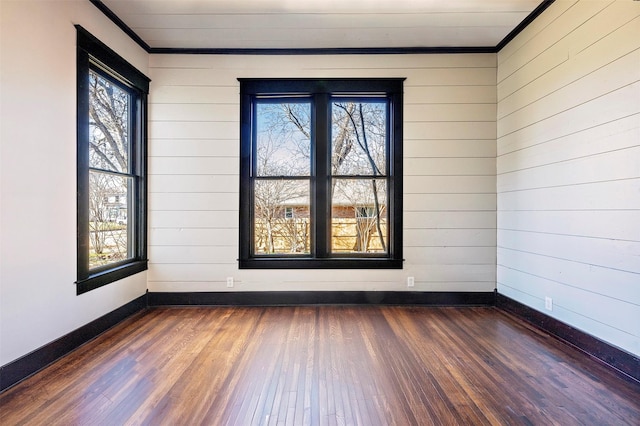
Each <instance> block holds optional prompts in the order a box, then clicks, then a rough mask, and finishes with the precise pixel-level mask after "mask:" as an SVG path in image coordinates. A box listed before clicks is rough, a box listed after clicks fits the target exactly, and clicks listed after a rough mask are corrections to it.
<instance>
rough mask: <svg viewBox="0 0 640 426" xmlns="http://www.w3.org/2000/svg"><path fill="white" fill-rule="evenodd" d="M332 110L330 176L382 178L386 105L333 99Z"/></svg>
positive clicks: (385, 135) (385, 133)
mask: <svg viewBox="0 0 640 426" xmlns="http://www.w3.org/2000/svg"><path fill="white" fill-rule="evenodd" d="M331 110H332V112H331V115H332V117H331V174H332V175H334V176H335V175H338V176H339V175H342V176H349V175H351V176H354V175H365V176H379V175H385V174H386V173H385V170H386V140H387V103H386V102H383V101H367V100H362V101H357V102H353V101H344V102H343V101H340V100H339V99H334V101H333V104H332V107H331Z"/></svg>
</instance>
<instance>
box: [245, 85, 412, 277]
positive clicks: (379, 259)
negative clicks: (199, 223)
mask: <svg viewBox="0 0 640 426" xmlns="http://www.w3.org/2000/svg"><path fill="white" fill-rule="evenodd" d="M404 80H405V79H404V78H356V79H305V78H301V79H279V78H277V79H269V78H267V79H254V78H239V79H238V81H239V82H240V206H239V207H240V208H239V220H240V222H239V231H240V232H239V235H240V247H239V260H238V264H239V268H240V269H402V266H403V258H402V159H403V155H402V145H403V136H402V124H403V121H402V120H403V118H402V117H403V115H402V108H403V83H404ZM363 95H364V96H374V97H384V98H385V99H387V100H388V101H389V119H390V125H389V132H390V135H389V137H390V142H389V153H388V156H389V158H388V160H387V161H388V169H389V172H388V173H389V175H388V176H387V177H386V178H385V179H386V180H387V182H388V185H389V187H388V189H387V190H388V197H389V206H388V212H389V222H388V224H387V226H388V233H389V237H388V252H387V253H386V254H384V255H381V254H378V253H371V254H367V253H359V254H357V255H353V254H347V253H334V254H331V253H317V252H316V248H317V247H314V244H313V243H312V249H311V253H310V254H309V255H289V256H280V255H259V256H255V255H253V241H254V236H253V226H252V223H253V179H252V177H251V170H252V169H251V166H252V165H251V161H252V140H253V125H252V120H253V111H252V108H253V103H254V99H255V98H256V97H259V96H274V97H282V98H290V97H292V96H310V97H311V98H312V111H311V114H312V117H313V120H316V122H320V123H328V125H325V126H321V125H319V126H317V127H316V128H315V133H314V135H313V136H312V144H313V145H314V146H317V142H316V140H317V139H324V140H325V141H326V143H323V144H324V145H326V144H329V146H330V141H329V140H328V138H329V137H330V130H329V128H328V127H329V126H330V118H331V117H330V100H329V99H330V96H345V97H349V96H353V97H359V96H363ZM318 99H319V101H317V100H318ZM322 106H326V108H323V107H322ZM312 155H313V154H312ZM319 157H320V158H321V159H320V160H316V161H314V163H313V164H312V174H311V197H312V201H311V204H312V206H311V212H310V216H311V220H312V223H313V224H314V225H312V228H311V234H312V238H314V237H316V238H317V237H319V238H322V239H324V241H325V243H324V247H327V240H330V239H331V236H330V235H320V234H321V233H324V234H330V232H331V230H330V223H329V220H328V218H329V217H330V214H329V213H330V212H324V214H322V212H320V211H318V208H317V207H316V206H314V201H313V199H314V198H321V197H324V198H325V201H324V202H323V203H322V206H324V209H327V208H330V201H329V198H328V197H329V196H330V194H329V192H328V191H329V185H328V178H329V173H330V172H329V170H328V164H324V163H326V162H327V161H328V160H327V154H326V153H325V154H320V155H319ZM322 158H324V160H322ZM322 177H324V178H322ZM323 194H324V195H323ZM320 209H323V207H320ZM321 246H322V244H321Z"/></svg>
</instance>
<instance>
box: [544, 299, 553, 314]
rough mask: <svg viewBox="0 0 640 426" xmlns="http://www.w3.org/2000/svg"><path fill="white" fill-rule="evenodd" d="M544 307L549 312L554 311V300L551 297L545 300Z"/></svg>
mask: <svg viewBox="0 0 640 426" xmlns="http://www.w3.org/2000/svg"><path fill="white" fill-rule="evenodd" d="M544 307H545V309H546V310H548V311H553V299H552V298H550V297H545V298H544Z"/></svg>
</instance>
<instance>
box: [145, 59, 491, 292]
mask: <svg viewBox="0 0 640 426" xmlns="http://www.w3.org/2000/svg"><path fill="white" fill-rule="evenodd" d="M150 77H151V79H152V89H151V97H150V117H149V118H150V141H149V155H150V158H149V163H150V166H149V171H150V179H149V191H150V194H149V202H150V209H149V222H150V234H149V258H150V262H151V264H150V268H149V275H148V280H149V283H148V287H149V291H152V292H158V291H177V292H181V291H227V290H229V289H227V287H226V278H227V277H234V278H235V280H236V286H235V287H234V288H233V289H231V290H234V291H248V290H251V291H278V290H406V289H407V287H406V277H407V276H415V279H416V286H415V288H414V289H415V290H418V291H493V290H494V288H495V263H496V233H495V224H496V213H495V209H496V193H495V187H496V180H495V167H496V166H495V155H496V146H495V140H496V90H495V84H496V56H495V55H494V54H478V55H470V54H466V55H395V56H377V55H374V56H210V55H207V56H205V55H151V57H150ZM239 77H246V78H248V77H257V78H260V77H406V78H407V79H406V82H405V106H404V135H405V140H404V149H405V159H404V164H405V166H404V171H405V192H404V223H405V227H404V255H405V258H406V262H405V268H404V269H403V270H385V271H379V270H377V271H366V270H364V271H363V270H346V271H331V270H329V271H327V270H287V271H256V270H239V269H238V267H237V262H236V259H237V255H238V186H239V179H238V173H239V158H238V155H239V121H238V119H239V83H238V81H237V78H239Z"/></svg>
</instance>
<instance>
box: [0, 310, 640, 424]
mask: <svg viewBox="0 0 640 426" xmlns="http://www.w3.org/2000/svg"><path fill="white" fill-rule="evenodd" d="M0 424H2V425H7V426H8V425H18V424H26V425H120V424H147V425H198V424H206V425H243V426H244V425H253V424H256V425H342V424H347V425H429V424H438V425H456V424H460V425H483V424H493V425H532V424H533V425H554V424H556V425H638V424H640V386H639V385H638V384H637V383H634V382H631V381H627V380H623V379H622V378H621V377H620V376H618V375H616V374H615V373H614V372H612V371H611V370H609V369H608V368H606V367H604V366H602V365H601V364H599V363H598V362H596V361H594V360H593V359H591V358H589V357H587V356H586V355H584V354H582V353H580V352H578V351H576V350H574V349H573V348H571V347H569V346H566V345H564V344H563V343H561V342H559V341H557V340H556V339H554V338H552V337H550V336H548V335H546V334H544V333H542V332H540V331H538V330H536V329H533V328H530V327H529V326H527V325H526V324H523V323H522V322H520V321H518V320H516V319H514V318H512V317H510V316H508V315H507V314H505V313H503V312H501V311H499V310H497V309H495V308H489V307H487V308H433V307H384V306H303V307H267V308H262V307H203V308H156V309H150V310H147V311H145V312H142V313H140V314H137V315H135V316H134V317H131V318H129V319H128V320H126V321H124V322H122V323H121V324H119V325H118V326H116V327H114V328H113V329H111V330H109V331H107V332H106V333H104V334H103V335H101V336H100V337H98V338H97V339H95V340H93V341H92V342H90V343H88V344H86V345H84V346H82V347H81V348H79V349H78V350H76V351H74V352H73V353H72V354H70V355H68V356H66V357H65V358H64V359H62V360H60V361H58V362H56V363H54V364H53V365H51V366H49V367H48V368H46V369H45V370H43V371H41V372H40V373H38V374H36V375H34V376H32V377H31V378H29V379H27V380H25V381H23V382H22V383H20V384H18V385H17V386H15V387H13V388H11V389H9V390H7V391H6V392H4V393H3V394H0Z"/></svg>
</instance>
